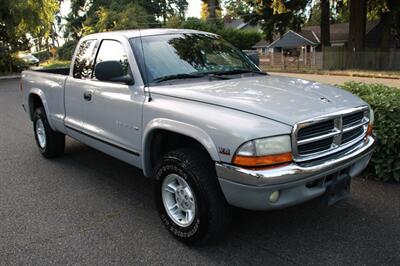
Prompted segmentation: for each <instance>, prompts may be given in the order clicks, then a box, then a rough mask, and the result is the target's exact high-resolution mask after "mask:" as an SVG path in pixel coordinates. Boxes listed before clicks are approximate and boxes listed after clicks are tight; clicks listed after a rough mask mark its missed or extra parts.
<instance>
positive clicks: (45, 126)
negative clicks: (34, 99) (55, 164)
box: [33, 107, 65, 158]
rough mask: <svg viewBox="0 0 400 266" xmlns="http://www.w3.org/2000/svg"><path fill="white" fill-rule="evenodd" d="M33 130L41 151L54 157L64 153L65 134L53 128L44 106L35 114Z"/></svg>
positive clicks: (48, 156)
mask: <svg viewBox="0 0 400 266" xmlns="http://www.w3.org/2000/svg"><path fill="white" fill-rule="evenodd" d="M33 132H34V134H35V140H36V144H37V145H38V148H39V151H40V153H41V154H42V155H43V156H44V157H46V158H52V157H56V156H59V155H61V154H63V153H64V147H65V135H64V134H61V133H59V132H56V131H54V130H52V129H51V127H50V125H49V122H48V120H47V116H46V112H45V111H44V109H43V107H40V108H37V109H36V110H35V113H34V114H33Z"/></svg>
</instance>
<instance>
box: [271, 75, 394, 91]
mask: <svg viewBox="0 0 400 266" xmlns="http://www.w3.org/2000/svg"><path fill="white" fill-rule="evenodd" d="M269 74H271V75H276V76H286V77H292V78H300V79H306V80H312V81H317V82H321V83H328V84H331V85H336V84H339V85H340V84H343V83H345V82H349V81H355V82H364V83H370V84H371V83H379V84H383V85H386V86H390V87H396V88H400V79H388V78H367V77H350V76H338V75H318V74H303V73H285V72H270V73H269Z"/></svg>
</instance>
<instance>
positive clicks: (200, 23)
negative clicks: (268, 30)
mask: <svg viewBox="0 0 400 266" xmlns="http://www.w3.org/2000/svg"><path fill="white" fill-rule="evenodd" d="M166 26H167V27H174V28H177V27H179V28H184V29H193V30H201V31H207V32H212V33H216V34H218V35H220V36H221V37H222V38H224V39H225V40H227V41H228V42H230V43H231V44H233V45H234V46H236V47H237V48H239V49H241V50H250V49H252V48H251V47H252V46H253V45H254V44H256V43H257V42H258V41H259V40H261V38H262V34H261V33H260V32H258V31H255V30H238V29H231V28H224V24H223V21H222V20H217V21H216V23H215V24H211V23H208V22H207V21H204V20H200V19H197V18H188V19H187V20H186V21H182V22H180V24H179V21H177V20H176V19H174V20H172V21H171V22H169V23H167V25H166Z"/></svg>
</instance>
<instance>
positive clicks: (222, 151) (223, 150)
mask: <svg viewBox="0 0 400 266" xmlns="http://www.w3.org/2000/svg"><path fill="white" fill-rule="evenodd" d="M218 152H219V153H221V154H223V155H231V150H230V149H228V148H223V147H218Z"/></svg>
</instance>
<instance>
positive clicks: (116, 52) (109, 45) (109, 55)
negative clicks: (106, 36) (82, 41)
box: [96, 40, 129, 75]
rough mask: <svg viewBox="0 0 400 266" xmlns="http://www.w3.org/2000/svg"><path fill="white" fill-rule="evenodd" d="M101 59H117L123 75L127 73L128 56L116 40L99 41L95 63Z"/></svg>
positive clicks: (101, 60)
mask: <svg viewBox="0 0 400 266" xmlns="http://www.w3.org/2000/svg"><path fill="white" fill-rule="evenodd" d="M103 61H119V62H121V64H122V66H123V69H124V75H127V74H128V73H129V63H128V56H127V54H126V53H125V50H124V47H123V46H122V44H121V43H120V42H118V41H113V40H103V41H102V42H101V45H100V49H99V52H98V54H97V58H96V64H97V63H100V62H103Z"/></svg>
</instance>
